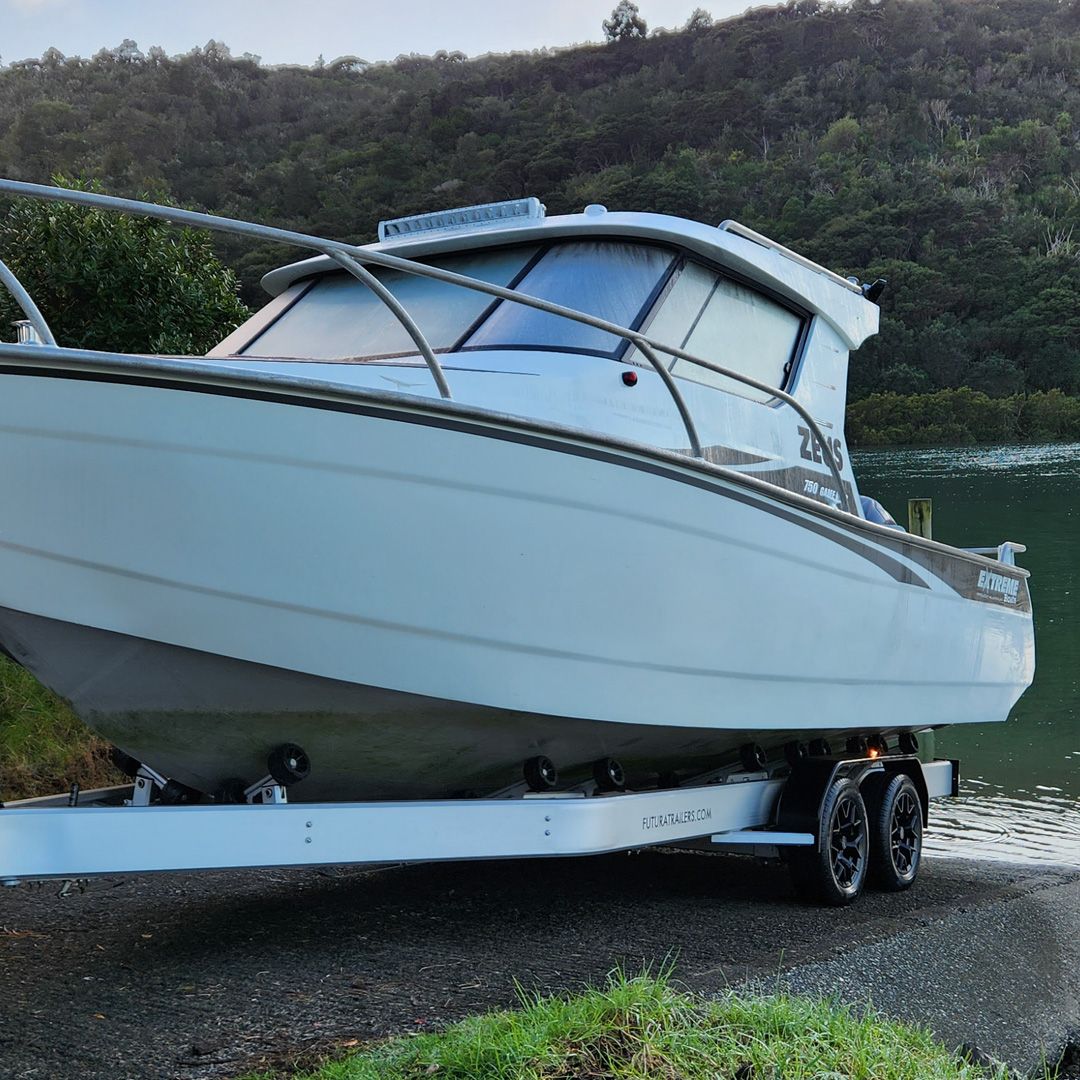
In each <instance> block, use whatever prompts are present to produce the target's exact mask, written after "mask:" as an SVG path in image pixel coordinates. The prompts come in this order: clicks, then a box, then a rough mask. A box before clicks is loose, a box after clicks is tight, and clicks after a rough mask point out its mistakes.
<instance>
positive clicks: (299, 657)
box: [0, 364, 1034, 799]
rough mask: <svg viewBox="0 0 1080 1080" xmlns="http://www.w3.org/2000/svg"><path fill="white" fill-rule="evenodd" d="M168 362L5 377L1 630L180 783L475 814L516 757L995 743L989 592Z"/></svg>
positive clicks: (609, 464) (720, 507) (518, 438)
mask: <svg viewBox="0 0 1080 1080" xmlns="http://www.w3.org/2000/svg"><path fill="white" fill-rule="evenodd" d="M195 368H196V365H188V366H187V367H186V368H185V369H184V370H183V372H179V371H178V374H177V376H176V377H175V378H172V379H163V378H161V377H160V376H154V377H151V376H150V375H148V374H146V373H140V372H139V371H138V370H137V369H135V368H134V367H122V366H121V367H117V368H115V369H108V368H107V367H106V366H104V365H98V366H97V367H96V368H95V367H92V366H85V367H81V368H71V367H63V366H62V365H58V366H57V367H56V368H54V369H48V368H44V367H42V366H41V365H36V366H35V365H27V366H26V367H25V368H22V367H10V368H8V369H7V374H8V375H10V376H11V377H5V379H4V384H5V385H4V390H5V392H4V395H3V397H2V402H0V452H2V453H3V454H4V455H5V460H6V461H8V462H16V463H17V467H15V468H9V469H7V470H5V471H4V475H3V476H2V477H0V507H2V525H3V528H2V533H0V607H2V608H3V609H5V610H4V612H3V613H2V614H0V641H2V643H3V645H4V647H5V648H6V649H8V651H9V652H11V653H12V654H13V655H14V656H16V658H18V659H19V660H20V662H22V663H24V664H26V666H27V667H28V668H29V669H30V670H31V671H34V672H35V674H37V675H39V677H41V678H42V679H43V681H44V682H46V684H48V685H50V686H52V687H53V688H54V689H56V690H57V691H58V692H60V693H62V694H64V695H65V696H66V697H68V698H69V699H70V700H71V701H72V703H73V705H74V706H75V708H76V709H77V710H78V711H79V712H80V714H81V715H83V716H84V717H85V719H86V720H87V721H88V722H89V723H90V724H91V725H92V726H93V727H94V728H96V729H97V730H98V731H100V732H101V733H102V734H103V735H105V736H106V737H107V738H109V739H111V740H112V741H114V742H116V743H117V745H119V746H120V747H121V748H122V749H124V750H126V751H127V752H129V753H131V754H132V755H133V756H135V757H138V758H139V759H140V760H144V761H146V762H147V764H149V765H151V766H153V767H154V768H156V769H158V770H159V771H161V772H163V773H165V774H166V775H170V776H173V777H175V778H176V779H178V780H181V781H182V782H185V783H189V784H192V785H193V786H196V787H199V788H200V789H202V790H212V789H213V787H214V786H215V785H216V784H217V783H219V782H220V781H222V780H224V779H226V778H230V777H235V776H239V777H241V778H244V779H248V780H254V779H257V778H258V775H257V774H258V773H259V772H260V771H261V765H262V762H263V761H264V760H265V755H266V753H267V751H268V750H269V749H271V748H272V746H274V745H277V744H278V743H280V742H284V741H290V742H298V743H300V744H301V745H303V746H304V747H305V749H306V750H307V751H308V753H309V756H310V757H311V759H312V775H311V777H310V778H309V780H307V781H305V782H304V784H303V785H301V786H298V787H297V788H296V792H295V796H294V797H296V798H310V799H322V798H354V797H355V798H384V797H390V798H397V797H402V798H404V797H421V796H424V797H429V796H435V795H439V794H447V795H451V794H458V793H462V792H475V793H479V794H482V793H484V792H487V791H490V790H494V789H497V788H498V787H500V786H502V785H503V784H504V783H508V782H512V781H513V780H514V779H516V778H517V777H518V776H519V775H520V766H521V762H522V761H523V760H524V758H525V757H528V756H530V755H531V754H532V753H546V754H548V756H551V757H552V758H553V760H555V761H556V764H557V765H559V766H560V768H561V769H562V770H563V771H564V772H565V773H568V774H571V775H572V774H573V772H574V770H575V769H581V768H584V767H587V764H588V762H589V761H590V760H591V759H592V758H593V757H596V756H601V754H603V753H611V754H613V755H616V756H621V757H623V758H625V759H627V760H628V761H630V762H631V763H632V771H634V772H637V773H641V772H643V771H646V770H648V769H658V770H659V769H666V768H669V767H677V766H678V765H679V764H680V763H682V762H685V763H686V764H687V765H694V764H696V763H708V762H715V761H716V760H718V759H720V758H723V756H724V755H729V754H731V753H733V752H734V751H735V749H736V748H737V747H738V745H739V744H740V743H741V742H743V741H746V739H748V738H754V739H756V740H757V741H760V742H762V743H765V744H767V745H779V744H780V743H781V742H783V741H784V740H785V739H787V738H790V737H792V733H799V734H801V735H802V736H803V737H805V736H809V735H812V734H819V733H824V732H842V731H851V730H854V731H895V730H901V729H914V728H924V727H929V726H935V725H944V724H952V723H976V722H987V721H994V720H1003V719H1005V717H1006V716H1007V714H1008V711H1009V709H1010V707H1011V706H1012V704H1013V703H1014V702H1015V700H1016V699H1017V698H1018V697H1019V695H1020V694H1021V693H1022V691H1023V690H1024V689H1025V688H1026V686H1027V685H1028V684H1029V683H1030V681H1031V678H1032V674H1033V668H1034V645H1033V637H1032V628H1031V614H1030V604H1029V601H1028V594H1027V583H1026V580H1025V578H1024V576H1023V575H1022V572H1020V571H1017V570H1015V569H1011V568H1008V567H1004V566H1000V565H999V564H990V563H989V562H988V561H987V560H980V559H977V558H973V557H970V556H965V555H962V554H961V553H959V552H952V551H950V550H949V549H945V548H942V547H941V546H940V545H938V546H936V547H930V546H927V545H919V544H918V543H916V542H914V541H912V540H911V539H910V538H905V536H904V535H902V534H892V535H889V534H888V533H887V530H882V529H875V528H874V527H872V526H867V525H866V524H865V523H862V522H861V521H859V520H858V519H854V518H850V519H845V518H844V517H842V516H839V515H829V514H827V513H824V512H822V511H821V510H820V509H816V508H814V507H813V506H810V505H808V504H805V502H804V501H801V500H799V499H797V498H792V499H787V498H784V497H783V496H782V495H781V494H774V493H771V492H768V491H766V490H763V489H762V488H760V487H755V486H754V485H753V484H750V483H744V482H741V481H740V480H739V479H738V478H736V477H732V476H731V475H730V474H727V473H725V472H724V471H723V470H719V469H715V468H709V467H708V466H703V465H701V464H699V463H694V462H692V461H689V460H687V461H685V462H682V461H680V460H679V459H678V458H677V457H675V456H674V455H671V454H665V453H663V452H650V451H649V450H648V449H647V448H645V447H633V446H631V445H627V444H617V443H614V442H610V441H609V442H604V441H602V440H599V439H595V438H590V437H588V436H586V435H575V434H573V433H570V432H566V431H560V430H557V429H552V430H551V431H548V432H544V431H541V430H539V429H538V428H537V427H535V426H532V427H530V426H528V425H525V424H521V423H516V422H514V421H513V420H511V419H508V418H503V417H498V416H495V415H492V416H490V417H489V418H477V417H475V416H469V415H468V414H467V413H466V412H465V411H463V410H455V409H453V408H452V407H446V406H440V405H438V404H437V403H431V404H429V403H426V402H421V401H418V400H416V399H411V400H410V399H407V398H404V397H400V398H395V397H394V396H393V395H370V394H364V393H361V392H353V393H351V394H331V393H327V392H324V391H320V390H319V389H318V388H317V387H309V388H305V387H304V386H303V385H302V384H300V383H299V382H297V383H295V384H293V385H291V386H283V385H281V383H280V382H279V383H277V384H272V383H267V384H266V385H262V386H261V385H259V383H258V380H250V379H249V380H248V381H247V382H245V383H241V382H238V381H233V382H230V381H229V379H228V377H227V375H226V374H222V370H221V368H220V366H219V367H217V368H216V369H215V368H214V367H212V366H211V365H209V364H208V365H206V370H205V372H203V373H199V372H198V371H197V370H194V369H195ZM991 572H992V573H993V574H994V575H996V578H1000V579H1001V581H998V580H996V579H995V580H994V581H991V580H990V578H989V577H988V576H987V575H988V574H989V573H991ZM1002 582H1004V585H1003V584H1002Z"/></svg>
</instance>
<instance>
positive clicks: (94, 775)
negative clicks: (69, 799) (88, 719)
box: [0, 656, 123, 799]
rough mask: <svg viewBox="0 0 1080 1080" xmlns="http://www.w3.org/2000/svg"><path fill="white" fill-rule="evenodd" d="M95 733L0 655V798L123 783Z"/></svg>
mask: <svg viewBox="0 0 1080 1080" xmlns="http://www.w3.org/2000/svg"><path fill="white" fill-rule="evenodd" d="M108 750H109V746H108V743H106V742H105V741H104V740H102V739H99V738H98V737H97V736H96V735H94V734H93V733H92V732H91V731H90V730H89V729H88V728H87V727H86V725H85V724H84V723H83V722H82V721H81V720H80V719H79V718H78V717H77V716H76V715H75V714H74V712H72V710H71V707H70V706H69V705H68V704H67V702H65V701H64V700H63V699H62V698H59V697H57V696H56V695H55V694H53V693H51V692H50V691H48V690H46V689H45V687H43V686H42V685H41V683H39V682H38V681H37V680H36V679H35V678H34V677H33V675H31V674H30V673H29V672H28V671H26V670H25V669H24V668H21V667H19V665H18V664H16V663H15V662H14V661H12V660H9V659H8V658H7V657H5V656H0V798H3V799H26V798H30V797H32V796H34V795H52V794H55V793H56V792H58V791H64V790H66V789H67V788H69V787H70V786H71V784H72V783H73V782H74V781H76V780H77V781H78V782H79V784H81V785H82V787H84V788H91V787H102V786H104V785H106V784H118V783H121V782H122V779H123V778H122V777H121V776H120V774H119V773H118V772H117V771H116V770H115V769H114V768H113V767H112V765H111V764H110V762H109V757H108Z"/></svg>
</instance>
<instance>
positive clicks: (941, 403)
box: [847, 387, 1080, 446]
mask: <svg viewBox="0 0 1080 1080" xmlns="http://www.w3.org/2000/svg"><path fill="white" fill-rule="evenodd" d="M847 439H848V444H849V445H851V446H890V445H905V446H944V445H950V444H952V445H956V444H965V443H1016V442H1080V398H1076V397H1069V396H1068V395H1066V394H1063V393H1062V392H1061V391H1060V390H1049V391H1045V392H1044V391H1035V392H1034V393H1031V394H1011V395H1009V396H1008V397H1002V398H992V397H990V396H989V395H987V394H985V393H983V392H982V391H979V390H971V389H969V388H966V387H965V388H962V389H959V390H938V391H936V392H935V393H932V394H895V393H885V394H871V395H870V396H869V397H866V398H863V399H862V400H861V401H855V402H851V403H850V404H849V405H848V412H847Z"/></svg>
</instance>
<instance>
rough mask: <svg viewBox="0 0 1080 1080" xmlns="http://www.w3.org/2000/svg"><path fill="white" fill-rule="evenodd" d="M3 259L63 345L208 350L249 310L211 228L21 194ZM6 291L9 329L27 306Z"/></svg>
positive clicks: (1, 236)
mask: <svg viewBox="0 0 1080 1080" xmlns="http://www.w3.org/2000/svg"><path fill="white" fill-rule="evenodd" d="M54 182H55V183H57V184H60V185H61V186H64V187H71V188H77V189H80V190H95V189H96V187H97V185H93V184H90V185H86V184H82V183H78V182H73V181H70V180H65V179H64V178H63V177H55V178H54ZM0 258H2V259H3V260H4V262H6V263H7V264H8V266H9V267H11V269H12V270H13V271H14V272H15V274H16V275H17V276H18V278H19V279H20V280H21V281H22V283H23V285H24V286H25V287H26V289H27V291H28V292H29V293H30V295H31V296H32V297H33V298H34V300H35V302H36V303H37V305H38V307H39V308H41V312H42V314H43V315H44V316H45V319H46V321H47V322H48V323H49V325H50V327H51V329H52V331H53V333H54V334H55V335H56V339H57V341H58V342H59V343H60V344H61V345H67V346H72V347H75V348H84V349H102V350H106V351H110V352H151V353H186V354H189V355H195V356H198V355H202V354H203V353H205V352H207V350H209V349H210V348H211V347H212V346H213V345H215V344H217V342H218V341H220V340H221V339H222V338H223V337H225V336H226V335H227V334H228V333H230V332H231V331H232V330H234V329H235V328H236V327H237V326H238V325H239V324H240V323H241V322H242V321H243V320H244V319H246V318H247V316H248V314H249V312H248V309H247V308H246V307H245V306H244V305H243V304H242V303H241V302H240V300H239V298H238V297H237V295H236V293H237V282H236V275H235V274H233V272H232V271H231V270H229V269H227V268H226V267H225V266H223V265H222V264H221V262H220V261H219V260H218V258H217V256H216V255H215V254H214V250H213V247H212V246H211V243H210V239H209V236H208V235H207V234H206V233H203V232H200V231H197V230H195V229H187V228H184V229H178V228H176V227H175V226H172V225H168V224H166V223H165V222H162V221H154V220H152V219H149V218H138V217H131V216H129V215H127V214H118V213H116V212H115V211H111V210H92V209H87V208H85V207H81V206H72V205H68V204H64V203H46V202H41V201H39V200H31V199H18V200H16V201H15V202H14V204H13V205H12V207H11V209H10V210H9V212H8V214H7V215H6V217H4V218H3V219H0ZM0 291H2V292H3V295H0V327H3V328H5V330H6V329H7V328H8V327H10V324H11V323H12V321H14V320H15V319H18V318H21V317H22V313H21V311H20V310H19V309H18V308H17V307H16V305H15V302H14V301H13V300H12V298H11V297H10V296H9V295H8V294H7V292H6V290H0ZM5 336H10V335H5Z"/></svg>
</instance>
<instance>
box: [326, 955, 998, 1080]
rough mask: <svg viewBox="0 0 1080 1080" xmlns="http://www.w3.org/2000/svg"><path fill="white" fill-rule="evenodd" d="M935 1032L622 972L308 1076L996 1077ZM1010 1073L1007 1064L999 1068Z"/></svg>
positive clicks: (550, 1079) (533, 1079)
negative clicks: (709, 992)
mask: <svg viewBox="0 0 1080 1080" xmlns="http://www.w3.org/2000/svg"><path fill="white" fill-rule="evenodd" d="M992 1075H993V1074H992V1073H988V1072H984V1071H983V1070H981V1069H977V1068H975V1067H973V1066H971V1065H968V1064H966V1063H964V1062H963V1061H960V1060H958V1059H957V1058H956V1057H955V1056H954V1055H953V1054H950V1053H949V1052H948V1051H947V1050H946V1049H945V1048H944V1047H943V1046H942V1045H941V1044H940V1043H937V1042H935V1041H934V1039H933V1038H932V1037H931V1036H930V1034H929V1033H928V1032H925V1031H921V1030H916V1029H913V1028H909V1027H905V1026H903V1025H900V1024H896V1023H893V1022H891V1021H888V1020H885V1019H884V1018H882V1017H879V1016H876V1015H874V1014H872V1013H871V1014H868V1015H865V1016H856V1015H854V1014H853V1013H851V1012H849V1011H848V1010H846V1009H843V1008H839V1007H836V1006H833V1005H831V1004H830V1003H828V1002H822V1001H811V1000H802V999H798V998H789V997H783V996H777V997H761V998H758V997H740V996H737V995H736V994H733V993H732V994H728V995H726V996H724V997H722V998H719V999H711V1000H710V999H705V998H701V997H697V996H692V995H689V994H682V993H679V992H678V991H676V990H675V989H673V988H672V986H671V985H670V984H669V982H668V980H667V979H666V978H665V977H663V976H661V977H660V978H651V977H648V976H639V977H637V978H627V977H625V976H623V975H620V974H615V975H613V976H612V977H611V978H610V979H609V981H608V985H607V986H606V987H605V988H604V989H602V990H590V991H587V992H585V993H583V994H578V995H574V996H571V997H543V998H541V997H534V998H529V999H527V1000H526V1001H525V1002H524V1003H523V1006H522V1008H520V1009H519V1010H517V1011H514V1012H498V1013H489V1014H488V1015H486V1016H477V1017H473V1018H471V1019H469V1020H465V1021H463V1022H462V1023H459V1024H455V1025H453V1026H452V1027H450V1028H448V1029H447V1030H446V1031H445V1032H441V1033H438V1034H434V1035H420V1036H412V1037H405V1038H399V1039H393V1040H391V1041H390V1042H387V1043H383V1044H380V1045H377V1046H374V1047H372V1048H370V1049H365V1050H361V1051H360V1052H358V1053H356V1054H354V1055H353V1056H350V1057H347V1058H344V1059H342V1060H339V1061H336V1062H332V1063H330V1064H327V1065H325V1066H323V1067H322V1068H321V1069H319V1070H318V1071H316V1072H314V1073H311V1074H308V1080H376V1078H378V1080H421V1078H424V1077H430V1076H436V1077H440V1078H441V1080H586V1078H594V1077H595V1078H596V1080H602V1078H607V1080H616V1078H619V1080H718V1078H721V1077H724V1078H732V1077H736V1078H739V1080H756V1078H764V1077H780V1076H782V1077H784V1078H785V1080H802V1078H806V1080H809V1078H811V1077H815V1078H817V1077H874V1078H875V1080H986V1078H987V1077H988V1076H992ZM1000 1075H1001V1076H1002V1077H1004V1076H1005V1075H1006V1074H1005V1072H1004V1070H1002V1072H1001V1074H1000Z"/></svg>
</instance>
